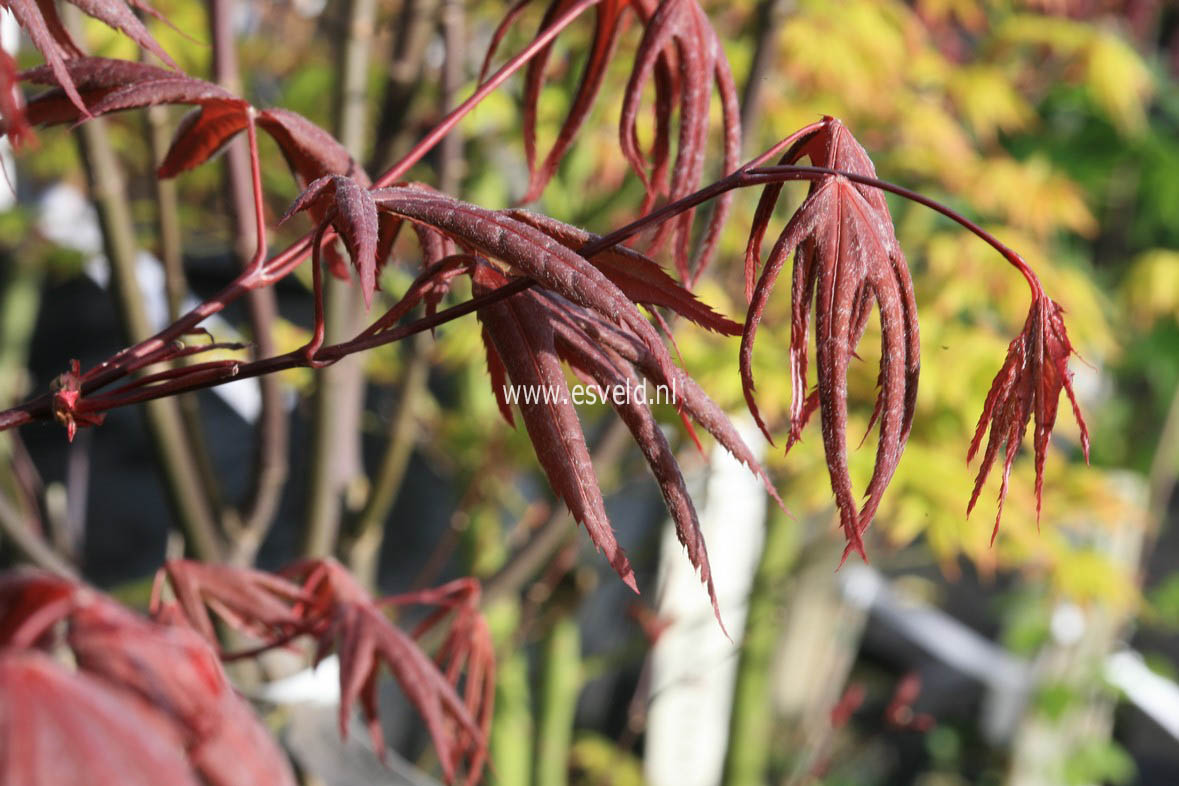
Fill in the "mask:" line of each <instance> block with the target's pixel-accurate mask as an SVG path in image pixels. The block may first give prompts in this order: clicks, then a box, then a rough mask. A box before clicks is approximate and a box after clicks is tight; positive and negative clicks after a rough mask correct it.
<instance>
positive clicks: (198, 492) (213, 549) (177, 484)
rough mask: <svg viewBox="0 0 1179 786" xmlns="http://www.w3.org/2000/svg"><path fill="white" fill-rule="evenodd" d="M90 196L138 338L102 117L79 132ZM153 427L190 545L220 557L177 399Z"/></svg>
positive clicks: (125, 225) (121, 208)
mask: <svg viewBox="0 0 1179 786" xmlns="http://www.w3.org/2000/svg"><path fill="white" fill-rule="evenodd" d="M76 133H77V138H78V143H79V147H80V149H81V153H82V158H83V161H84V162H85V169H86V174H87V178H88V179H89V182H90V191H91V197H92V199H93V200H94V202H95V206H96V208H97V211H98V218H99V223H100V225H101V227H102V234H103V247H104V250H105V252H106V257H107V260H108V263H109V265H110V269H111V289H112V291H113V294H114V296H115V301H116V303H117V305H118V310H119V314H120V317H121V319H122V321H123V328H124V332H125V333H126V335H127V337H128V338H129V339H130V340H132V341H134V340H137V339H141V338H142V337H145V336H148V335H150V334H151V330H150V328H149V325H148V321H147V315H146V313H145V312H144V308H143V298H142V295H141V293H140V291H139V284H138V281H137V279H136V274H135V265H136V247H135V232H134V229H133V227H132V224H131V215H130V212H129V211H128V207H127V204H128V203H127V194H126V191H125V189H124V187H123V177H122V174H121V173H120V171H119V164H118V161H117V160H116V158H115V154H114V150H113V149H112V148H111V145H110V141H109V139H108V138H107V135H106V125H105V123H104V121H103V120H102V119H101V118H99V119H95V120H92V121H90V122H88V123H86V124H85V125H83V126H82V127H80V128H79V129H77V131H76ZM145 414H146V420H147V425H148V431H149V433H150V434H151V437H152V443H153V447H154V448H155V451H156V455H157V460H158V464H159V466H160V469H161V471H162V473H163V476H164V481H165V486H166V488H167V490H168V496H169V499H170V501H171V503H172V509H173V513H174V515H175V516H176V519H177V521H179V522H180V524H181V526H182V528H183V529H184V531H185V534H186V535H187V537H188V540H189V544H190V546H191V547H192V549H193V552H194V554H196V555H197V556H198V557H200V558H201V559H206V560H216V559H218V558H220V556H221V554H222V542H221V538H220V534H219V532H218V531H217V526H216V523H215V521H214V518H213V515H212V511H210V510H209V507H208V500H207V499H206V498H205V496H204V493H203V488H202V485H201V482H200V475H199V470H198V468H197V467H196V464H195V462H194V460H193V457H192V451H191V450H190V447H189V445H188V444H187V440H186V439H185V433H184V425H183V423H182V421H181V419H180V410H179V407H178V406H177V403H176V402H175V401H159V402H155V403H153V404H152V405H151V406H149V407H148V408H147V409H146V413H145Z"/></svg>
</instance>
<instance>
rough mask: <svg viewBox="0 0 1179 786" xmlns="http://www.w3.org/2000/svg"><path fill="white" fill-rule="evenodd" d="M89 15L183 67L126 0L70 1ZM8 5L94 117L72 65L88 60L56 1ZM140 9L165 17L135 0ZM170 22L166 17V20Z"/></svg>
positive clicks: (68, 93)
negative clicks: (81, 60) (160, 43)
mask: <svg viewBox="0 0 1179 786" xmlns="http://www.w3.org/2000/svg"><path fill="white" fill-rule="evenodd" d="M70 2H72V3H73V4H74V5H75V6H77V7H78V8H79V9H81V11H82V12H83V13H85V14H87V15H88V16H92V17H94V18H95V19H98V20H100V21H101V22H103V23H105V24H106V25H108V26H109V27H111V28H113V29H115V30H119V31H121V32H123V33H124V34H125V35H126V36H127V37H128V38H130V39H131V40H133V41H134V42H135V43H137V44H139V46H141V47H142V48H144V49H146V50H147V51H149V52H151V53H152V54H154V55H155V56H156V57H158V58H159V59H160V60H161V61H163V62H164V63H165V64H167V65H168V66H170V67H171V68H173V69H177V70H179V66H177V65H176V63H175V61H173V60H172V58H171V57H170V56H169V55H168V53H167V52H165V51H164V48H163V47H161V46H160V45H159V43H158V42H157V41H156V40H155V39H154V38H153V37H152V35H151V33H149V32H148V31H147V28H146V27H144V25H143V23H142V22H141V21H139V18H138V17H137V16H135V14H134V13H133V12H132V11H131V9H130V8H129V7H128V6H127V4H126V3H125V2H123V0H70ZM4 5H5V7H7V8H9V9H10V10H11V11H12V14H13V16H14V17H16V21H17V22H18V23H19V24H20V26H21V27H23V28H24V29H25V31H26V32H27V33H28V34H29V38H30V39H31V40H32V42H33V46H35V47H37V49H38V50H40V52H41V54H42V55H44V57H45V62H46V63H47V68H48V69H49V70H51V71H52V72H53V73H54V75H55V76H56V77H57V84H59V85H61V88H62V90H63V94H64V95H65V97H66V98H67V99H68V100H69V102H70V103H71V104H72V105H73V107H74V108H75V109H76V110H77V112H78V116H79V118H81V119H85V118H88V117H90V112H89V111H87V107H86V104H85V102H84V101H83V100H82V96H81V95H80V93H79V90H78V89H77V87H76V86H75V84H74V79H75V77H74V74H73V73H72V71H71V69H70V68H69V65H70V61H71V60H74V59H88V58H86V57H85V56H84V55H83V53H82V51H81V50H80V49H79V48H78V45H77V44H76V43H74V40H73V38H72V37H71V36H70V34H69V33H68V32H67V31H66V29H65V26H64V25H63V24H62V23H61V18H60V17H59V16H58V13H57V6H56V5H55V4H54V3H53V2H52V0H35V2H34V0H6V2H5V3H4ZM134 5H135V7H136V8H140V9H143V10H144V11H146V12H148V13H150V14H152V15H153V16H156V17H157V18H160V19H163V17H162V16H161V15H160V14H159V12H157V11H156V10H155V9H153V8H151V7H150V6H149V5H147V4H146V3H144V2H142V0H135V1H134ZM165 21H166V20H165Z"/></svg>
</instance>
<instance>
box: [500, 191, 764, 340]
mask: <svg viewBox="0 0 1179 786" xmlns="http://www.w3.org/2000/svg"><path fill="white" fill-rule="evenodd" d="M506 212H507V214H508V215H510V216H511V217H512V218H515V219H517V220H519V221H523V222H524V223H525V224H528V225H530V226H533V227H536V228H537V229H539V230H540V231H541V232H544V233H545V234H546V235H548V236H549V237H551V238H553V239H554V240H556V241H557V242H559V243H560V244H561V245H563V246H565V247H566V248H568V249H570V250H572V251H577V250H578V249H580V248H583V247H585V246H586V245H588V244H589V243H592V242H594V241H597V240H598V239H599V237H598V235H594V234H592V233H590V232H586V231H585V230H583V229H579V228H577V227H575V226H572V225H570V224H566V223H564V222H562V221H558V220H556V219H555V218H549V217H548V216H545V215H541V214H539V213H532V212H530V211H527V210H510V211H506ZM589 262H590V264H592V265H593V266H594V267H596V268H597V269H598V270H600V271H602V273H603V274H604V275H605V276H606V277H607V278H608V279H610V280H611V281H612V282H614V284H615V285H616V286H617V287H618V288H619V289H621V290H622V292H623V293H624V294H625V295H626V296H627V297H628V298H630V299H631V300H633V301H634V302H636V303H642V304H643V305H646V306H662V307H663V308H668V309H671V310H672V311H674V312H675V313H677V314H679V315H680V316H683V317H685V318H687V319H690V320H692V321H693V322H695V323H696V324H698V325H700V326H701V327H704V328H708V329H709V330H713V331H716V332H717V333H721V334H722V335H726V336H736V335H740V333H741V326H740V325H739V324H737V323H736V322H734V321H732V320H731V319H728V318H726V317H724V316H722V315H721V314H718V313H716V312H715V311H713V310H712V308H711V307H710V306H709V305H708V304H706V303H703V302H701V301H700V300H699V299H698V298H697V297H696V296H695V295H694V294H692V292H690V291H689V290H687V289H685V288H684V287H682V286H680V285H679V284H678V283H676V281H675V279H673V278H672V277H671V276H669V275H667V273H666V272H664V270H663V268H662V267H660V266H659V265H658V264H657V263H656V262H655V261H654V260H652V259H650V258H649V257H646V256H644V255H642V254H640V253H639V252H637V251H635V250H633V249H630V248H627V247H625V246H612V247H610V248H608V249H606V250H605V251H600V252H598V253H597V254H594V255H593V256H592V257H589Z"/></svg>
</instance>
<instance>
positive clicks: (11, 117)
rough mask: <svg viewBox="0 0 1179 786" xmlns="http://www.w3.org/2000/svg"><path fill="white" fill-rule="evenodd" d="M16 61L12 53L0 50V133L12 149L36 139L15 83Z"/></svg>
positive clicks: (17, 77) (23, 100) (17, 148)
mask: <svg viewBox="0 0 1179 786" xmlns="http://www.w3.org/2000/svg"><path fill="white" fill-rule="evenodd" d="M19 81H20V77H19V75H18V74H17V69H16V61H15V60H13V59H12V55H10V54H8V52H5V51H3V50H0V134H4V135H6V136H7V137H8V139H9V141H11V142H12V147H13V149H14V150H20V149H21V148H22V147H24V146H25V145H27V144H29V143H30V142H32V141H34V140H35V139H36V136H35V135H34V134H33V130H32V129H31V128H30V127H29V122H28V120H27V119H26V118H25V99H24V95H22V94H21V91H20V88H19V87H18V85H17V83H18V82H19Z"/></svg>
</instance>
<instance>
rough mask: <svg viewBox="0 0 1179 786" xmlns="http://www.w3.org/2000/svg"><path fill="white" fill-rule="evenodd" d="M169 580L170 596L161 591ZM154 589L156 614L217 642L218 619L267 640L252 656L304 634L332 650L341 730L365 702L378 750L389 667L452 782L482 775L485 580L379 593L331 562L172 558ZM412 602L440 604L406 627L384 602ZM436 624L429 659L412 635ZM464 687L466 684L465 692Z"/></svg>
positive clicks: (489, 668) (319, 653)
mask: <svg viewBox="0 0 1179 786" xmlns="http://www.w3.org/2000/svg"><path fill="white" fill-rule="evenodd" d="M164 586H167V587H168V588H169V589H170V591H171V594H172V596H173V599H172V600H171V601H166V600H164V598H163V588H164ZM152 595H153V600H152V608H153V613H154V614H155V616H156V617H157V618H159V619H164V620H168V621H170V622H171V623H172V624H174V625H179V626H180V627H182V628H190V627H191V628H192V629H193V630H196V631H200V632H201V633H202V634H203V635H204V636H205V637H206V639H207V641H209V642H210V643H211V644H214V645H216V643H217V638H216V635H215V632H214V629H213V624H212V619H213V617H216V618H219V619H220V620H221V621H222V622H224V623H225V624H226V625H228V626H230V627H232V628H234V629H236V630H238V631H240V632H242V633H245V634H247V635H249V636H250V637H252V638H254V639H257V640H259V641H260V642H261V644H260V646H258V647H256V648H255V649H253V650H251V651H249V653H247V654H251V655H253V654H258V653H260V652H262V651H265V650H267V649H270V648H273V647H278V646H282V645H286V644H289V643H292V642H295V641H297V640H298V639H299V638H300V637H303V636H306V637H308V638H309V639H310V640H311V641H312V642H313V644H314V650H315V658H314V660H315V662H316V663H318V662H319V660H321V659H322V658H323V657H325V656H327V655H329V654H331V653H332V652H335V653H336V655H337V656H338V658H339V661H340V733H341V735H344V734H346V733H347V729H348V718H349V716H350V714H351V710H352V707H353V705H355V704H356V703H357V701H359V702H360V706H361V710H362V712H363V715H364V718H365V720H366V722H367V724H368V727H369V731H370V734H371V736H372V741H373V745H374V747H375V748H376V750H377V751H378V753H381V754H383V751H384V736H383V733H382V732H381V726H380V721H379V717H378V713H377V678H378V676H379V674H380V671H381V666H382V664H384V665H385V666H386V667H387V668H388V670H389V672H390V673H391V674H392V676H393V677H394V678H395V679H396V680H397V682H398V683H399V684H400V685H401V687H402V689H403V691H404V692H405V694H406V697H407V698H408V699H409V700H410V702H411V703H412V704H413V706H414V707H415V708H416V709H417V711H418V712H419V713H420V714H421V716H422V718H423V720H424V721H425V722H426V727H427V728H428V730H429V732H430V736H431V739H432V740H433V742H434V746H435V748H436V749H437V751H438V756H439V759H440V761H441V764H442V768H443V772H444V774H445V775H446V777H447V779H448V780H453V779H454V778H455V776H456V775H457V774H458V773H459V772H465V773H466V778H467V781H468V782H471V783H474V782H477V781H478V779H479V777H480V774H481V773H482V770H483V765H484V762H485V759H486V754H487V731H488V727H489V725H490V721H491V710H492V707H493V705H494V691H493V690H492V686H493V681H494V678H495V655H494V650H493V648H492V646H491V638H490V633H489V631H488V629H487V625H486V623H485V622H484V620H483V617H482V615H481V614H480V612H479V608H478V606H479V597H480V588H479V584H478V582H475V581H474V580H471V579H467V580H464V581H461V582H452V583H451V584H448V585H445V586H443V587H439V588H437V589H433V590H423V591H421V592H417V593H411V594H408V595H402V596H393V597H390V598H384V599H376V598H373V597H372V596H371V595H370V594H369V593H368V591H367V590H365V589H364V588H363V587H361V586H360V585H359V584H358V583H357V581H356V579H354V578H352V576H351V575H349V573H348V572H347V570H345V569H344V567H343V566H342V565H340V564H339V563H338V562H336V561H335V560H330V559H328V560H309V561H304V562H299V563H296V564H294V565H292V566H290V567H289V568H286V569H284V570H283V571H281V575H273V574H269V573H263V572H261V571H256V570H249V569H245V568H232V567H229V566H226V565H217V566H212V565H205V564H202V563H199V562H193V561H191V560H173V561H170V562H168V563H167V564H166V565H165V566H164V567H163V568H162V569H161V571H160V573H159V575H158V576H157V581H156V587H155V589H154V590H153V593H152ZM409 604H417V605H426V606H431V607H434V609H433V611H432V613H431V614H430V616H429V617H427V619H426V620H425V622H424V623H422V624H420V625H419V626H418V627H417V628H416V629H415V630H413V631H412V632H411V633H405V632H404V631H402V630H401V629H400V628H398V627H397V626H396V625H394V624H393V622H392V621H391V620H390V618H389V616H388V615H387V613H386V611H385V609H386V608H388V607H389V606H404V605H409ZM436 628H438V629H445V630H446V635H445V638H444V639H443V641H442V644H441V645H439V647H438V654H437V657H436V659H431V658H430V657H428V656H427V655H426V654H425V653H424V652H423V651H422V649H421V648H420V646H419V645H418V643H417V642H416V641H415V640H416V639H417V638H419V637H421V636H422V635H424V634H425V633H427V632H429V631H431V630H433V629H436ZM239 655H240V654H239ZM237 656H238V655H235V656H234V657H237ZM460 686H465V687H462V688H461V691H462V692H461V694H460V692H459V691H460Z"/></svg>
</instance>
